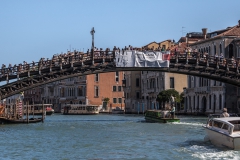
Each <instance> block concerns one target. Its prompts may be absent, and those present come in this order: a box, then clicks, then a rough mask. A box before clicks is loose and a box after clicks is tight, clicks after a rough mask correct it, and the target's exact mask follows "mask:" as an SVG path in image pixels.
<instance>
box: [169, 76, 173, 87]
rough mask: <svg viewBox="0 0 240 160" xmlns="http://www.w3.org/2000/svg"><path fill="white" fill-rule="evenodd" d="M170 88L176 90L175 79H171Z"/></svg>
mask: <svg viewBox="0 0 240 160" xmlns="http://www.w3.org/2000/svg"><path fill="white" fill-rule="evenodd" d="M170 88H174V77H170Z"/></svg>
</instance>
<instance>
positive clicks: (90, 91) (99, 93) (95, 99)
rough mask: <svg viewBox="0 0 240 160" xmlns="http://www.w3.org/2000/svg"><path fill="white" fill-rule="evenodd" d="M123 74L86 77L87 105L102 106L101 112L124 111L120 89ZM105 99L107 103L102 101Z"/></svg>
mask: <svg viewBox="0 0 240 160" xmlns="http://www.w3.org/2000/svg"><path fill="white" fill-rule="evenodd" d="M123 76H124V72H118V71H117V72H109V73H100V74H98V73H97V74H92V75H87V76H86V100H87V101H88V103H89V104H93V105H102V107H103V110H105V111H110V112H111V110H112V109H116V108H120V109H123V110H124V109H125V104H124V91H123V88H122V80H123ZM105 98H108V99H109V102H108V103H106V102H105V101H104V99H105Z"/></svg>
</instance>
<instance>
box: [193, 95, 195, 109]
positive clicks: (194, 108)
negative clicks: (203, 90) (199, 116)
mask: <svg viewBox="0 0 240 160" xmlns="http://www.w3.org/2000/svg"><path fill="white" fill-rule="evenodd" d="M195 105H196V104H195V96H193V110H195Z"/></svg>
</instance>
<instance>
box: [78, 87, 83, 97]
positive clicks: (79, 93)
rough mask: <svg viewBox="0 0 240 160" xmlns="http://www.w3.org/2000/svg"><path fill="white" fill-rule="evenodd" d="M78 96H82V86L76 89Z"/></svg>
mask: <svg viewBox="0 0 240 160" xmlns="http://www.w3.org/2000/svg"><path fill="white" fill-rule="evenodd" d="M78 96H83V86H79V87H78Z"/></svg>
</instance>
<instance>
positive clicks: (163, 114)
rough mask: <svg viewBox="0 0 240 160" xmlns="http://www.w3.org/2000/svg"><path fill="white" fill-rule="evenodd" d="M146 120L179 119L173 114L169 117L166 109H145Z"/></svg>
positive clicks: (167, 120) (165, 121)
mask: <svg viewBox="0 0 240 160" xmlns="http://www.w3.org/2000/svg"><path fill="white" fill-rule="evenodd" d="M144 116H145V120H146V122H159V123H168V122H180V119H178V118H176V117H175V116H173V117H170V116H171V114H170V113H169V111H167V110H147V111H146V112H145V114H144Z"/></svg>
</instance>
